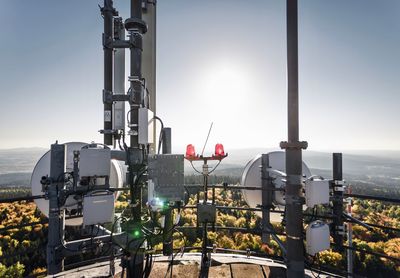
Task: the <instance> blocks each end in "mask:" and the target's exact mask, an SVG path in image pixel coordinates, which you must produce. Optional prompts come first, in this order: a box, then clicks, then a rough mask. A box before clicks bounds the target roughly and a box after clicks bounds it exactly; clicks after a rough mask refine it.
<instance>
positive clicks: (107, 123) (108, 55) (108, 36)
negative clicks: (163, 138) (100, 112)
mask: <svg viewBox="0 0 400 278" xmlns="http://www.w3.org/2000/svg"><path fill="white" fill-rule="evenodd" d="M102 13H103V17H104V33H103V49H104V91H103V94H104V93H105V92H112V90H113V62H114V55H113V49H112V46H111V44H108V43H107V42H110V41H111V42H112V40H113V35H114V27H113V23H114V18H113V14H114V8H113V2H112V0H104V7H103V9H102ZM112 118H113V117H112V103H109V102H106V103H104V144H105V145H112V143H113V138H112V137H113V136H112V134H111V130H112V122H113V119H112Z"/></svg>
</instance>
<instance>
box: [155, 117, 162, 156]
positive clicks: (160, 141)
mask: <svg viewBox="0 0 400 278" xmlns="http://www.w3.org/2000/svg"><path fill="white" fill-rule="evenodd" d="M153 118H154V119H156V120H158V121H159V122H160V123H161V130H160V135H159V136H158V150H157V153H158V154H160V150H161V143H162V141H163V140H164V138H163V130H164V123H163V121H162V120H161V118H159V117H157V116H154V117H153Z"/></svg>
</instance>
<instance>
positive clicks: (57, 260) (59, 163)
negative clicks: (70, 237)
mask: <svg viewBox="0 0 400 278" xmlns="http://www.w3.org/2000/svg"><path fill="white" fill-rule="evenodd" d="M65 157H66V156H65V145H63V144H61V145H60V144H57V142H56V143H55V144H53V145H51V151H50V180H51V183H50V185H49V187H48V196H49V232H48V241H47V250H46V257H47V273H48V274H49V275H52V274H57V273H59V272H61V271H62V270H63V268H64V261H63V258H62V254H61V253H60V252H57V249H59V247H60V246H61V241H62V240H63V238H64V215H63V214H62V213H61V212H60V204H59V201H58V198H59V196H58V193H59V191H60V190H62V188H63V186H64V172H65Z"/></svg>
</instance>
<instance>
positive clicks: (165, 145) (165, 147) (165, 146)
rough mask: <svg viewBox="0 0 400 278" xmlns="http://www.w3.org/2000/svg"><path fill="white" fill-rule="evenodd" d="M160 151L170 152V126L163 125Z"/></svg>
mask: <svg viewBox="0 0 400 278" xmlns="http://www.w3.org/2000/svg"><path fill="white" fill-rule="evenodd" d="M162 133H163V134H162V138H163V141H162V153H163V154H170V153H172V141H171V136H172V134H171V128H170V127H164V129H163V131H162Z"/></svg>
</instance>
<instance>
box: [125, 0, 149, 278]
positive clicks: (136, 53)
mask: <svg viewBox="0 0 400 278" xmlns="http://www.w3.org/2000/svg"><path fill="white" fill-rule="evenodd" d="M125 28H126V29H127V30H128V32H129V36H130V38H129V39H130V42H131V47H130V76H129V81H130V93H131V97H130V101H129V104H130V126H129V127H130V131H129V134H130V147H129V150H128V165H129V166H128V177H129V184H130V186H131V190H130V193H131V203H132V204H134V205H133V206H132V215H133V221H134V222H135V223H138V224H140V223H141V210H142V194H141V193H142V191H141V187H140V185H139V183H138V181H136V179H135V176H136V178H139V171H140V170H141V169H142V167H143V163H144V157H143V151H142V149H141V146H140V144H139V136H138V128H139V127H138V124H139V108H140V107H141V106H142V104H143V83H142V82H143V80H142V50H143V45H142V43H143V37H142V33H143V32H145V30H144V28H145V24H144V22H143V21H142V0H131V18H129V19H127V20H126V21H125ZM130 257H131V260H130V265H129V267H128V277H142V276H143V258H144V256H143V252H142V250H138V251H137V252H135V253H134V252H132V253H131V254H130Z"/></svg>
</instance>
